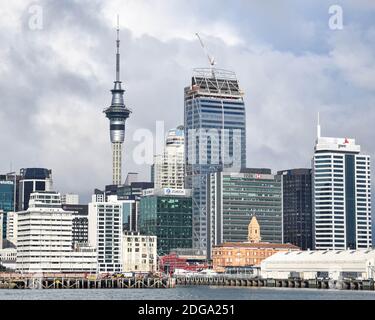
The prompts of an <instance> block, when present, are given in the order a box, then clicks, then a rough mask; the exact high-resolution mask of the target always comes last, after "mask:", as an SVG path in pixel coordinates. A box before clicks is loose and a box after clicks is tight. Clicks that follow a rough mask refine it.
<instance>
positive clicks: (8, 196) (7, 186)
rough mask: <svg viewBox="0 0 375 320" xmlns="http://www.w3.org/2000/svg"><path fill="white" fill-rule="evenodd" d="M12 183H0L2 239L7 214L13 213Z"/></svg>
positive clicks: (0, 226)
mask: <svg viewBox="0 0 375 320" xmlns="http://www.w3.org/2000/svg"><path fill="white" fill-rule="evenodd" d="M13 201H14V183H13V182H12V181H0V211H3V212H4V214H3V219H2V224H0V228H2V238H4V239H5V237H6V233H7V230H6V227H7V213H8V212H11V211H14V203H13Z"/></svg>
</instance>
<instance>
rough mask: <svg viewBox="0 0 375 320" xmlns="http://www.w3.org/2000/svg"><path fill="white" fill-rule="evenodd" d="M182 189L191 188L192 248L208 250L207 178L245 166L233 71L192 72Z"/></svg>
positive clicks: (242, 127)
mask: <svg viewBox="0 0 375 320" xmlns="http://www.w3.org/2000/svg"><path fill="white" fill-rule="evenodd" d="M184 128H185V167H186V180H185V186H186V188H188V189H192V199H193V247H194V248H195V249H200V250H202V251H203V252H205V251H206V249H207V203H206V197H207V194H206V187H207V174H208V173H212V172H217V171H221V170H222V169H223V168H231V170H233V171H239V170H240V169H241V168H244V167H246V130H245V128H246V112H245V104H244V100H243V92H242V91H241V89H240V87H239V84H238V80H237V78H236V75H235V73H234V72H231V71H226V70H218V69H195V70H194V75H193V77H192V81H191V85H190V86H189V87H186V88H185V113H184Z"/></svg>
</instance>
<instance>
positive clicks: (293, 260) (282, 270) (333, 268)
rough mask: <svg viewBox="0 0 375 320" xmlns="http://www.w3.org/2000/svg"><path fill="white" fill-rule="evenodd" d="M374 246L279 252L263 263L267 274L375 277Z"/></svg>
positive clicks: (276, 275) (309, 277)
mask: <svg viewBox="0 0 375 320" xmlns="http://www.w3.org/2000/svg"><path fill="white" fill-rule="evenodd" d="M374 271H375V250H371V249H369V250H366V249H361V250H327V251H324V250H318V251H309V250H308V251H292V252H279V253H277V254H275V255H273V256H272V257H269V258H267V259H265V260H264V261H262V263H261V274H262V277H264V278H272V279H288V278H289V277H291V276H293V277H299V278H302V279H305V280H308V279H315V278H317V277H324V278H330V279H333V280H339V279H340V278H347V277H350V278H362V279H374V276H375V273H374Z"/></svg>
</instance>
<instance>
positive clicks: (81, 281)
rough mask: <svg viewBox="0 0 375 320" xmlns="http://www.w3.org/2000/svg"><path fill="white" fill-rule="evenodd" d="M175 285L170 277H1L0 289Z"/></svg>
mask: <svg viewBox="0 0 375 320" xmlns="http://www.w3.org/2000/svg"><path fill="white" fill-rule="evenodd" d="M173 287H175V279H174V278H172V277H164V278H159V277H132V278H106V279H90V278H83V277H82V278H77V277H69V276H64V277H27V276H26V277H25V276H20V277H1V276H0V289H146V288H147V289H163V288H164V289H167V288H173Z"/></svg>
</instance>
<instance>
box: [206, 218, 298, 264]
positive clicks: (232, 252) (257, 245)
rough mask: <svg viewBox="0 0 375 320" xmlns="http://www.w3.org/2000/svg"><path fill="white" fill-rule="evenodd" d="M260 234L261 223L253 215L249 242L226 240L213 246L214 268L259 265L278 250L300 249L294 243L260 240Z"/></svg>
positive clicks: (248, 237)
mask: <svg viewBox="0 0 375 320" xmlns="http://www.w3.org/2000/svg"><path fill="white" fill-rule="evenodd" d="M260 234H261V228H260V225H259V223H258V221H257V218H256V217H255V216H253V217H252V219H251V221H250V223H249V225H248V236H247V239H248V241H247V242H225V243H222V244H219V245H216V246H214V247H213V249H212V261H213V268H214V269H215V270H217V271H226V270H227V269H233V268H237V269H243V268H247V267H252V266H259V265H260V263H261V262H262V261H263V260H264V259H266V258H267V257H270V256H272V255H273V254H275V253H276V252H279V251H291V250H299V248H298V247H297V246H295V245H292V244H282V243H269V242H260V241H261V237H260Z"/></svg>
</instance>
